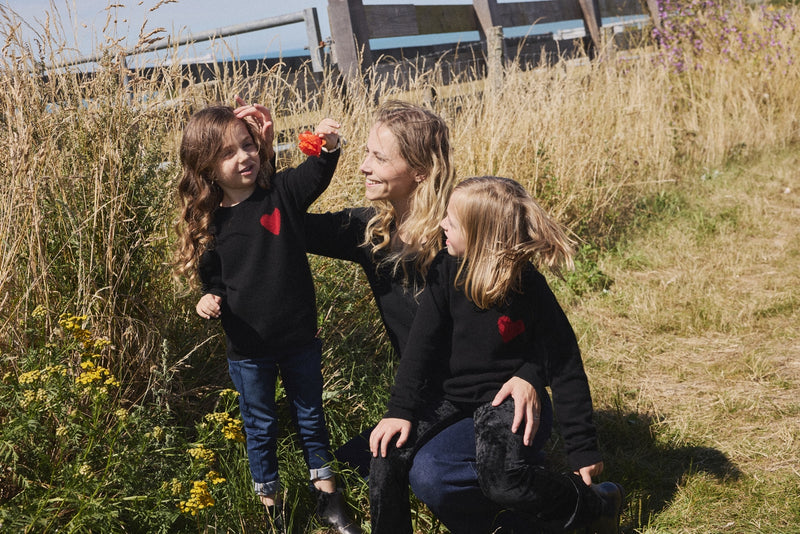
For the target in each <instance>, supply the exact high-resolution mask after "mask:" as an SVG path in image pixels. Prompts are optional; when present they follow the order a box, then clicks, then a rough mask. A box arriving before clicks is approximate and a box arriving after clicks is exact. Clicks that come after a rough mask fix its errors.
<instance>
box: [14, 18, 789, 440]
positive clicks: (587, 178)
mask: <svg viewBox="0 0 800 534" xmlns="http://www.w3.org/2000/svg"><path fill="white" fill-rule="evenodd" d="M736 5H738V4H736ZM740 9H741V10H740V11H737V13H739V15H738V18H737V19H736V20H737V24H738V25H739V27H740V29H741V31H742V32H743V34H744V35H747V36H751V37H753V36H762V37H763V36H765V35H768V36H771V38H772V39H773V43H778V44H779V45H780V46H777V45H774V44H772V45H771V44H770V42H769V40H767V41H764V42H762V41H759V40H758V39H756V37H753V39H752V41H751V42H748V43H746V44H747V46H746V47H744V48H741V49H737V50H735V51H736V52H737V53H736V54H733V53H726V52H724V51H723V49H722V48H717V49H716V50H713V49H712V45H711V43H712V41H713V40H714V39H713V38H714V37H715V33H714V28H713V27H712V26H711V23H712V22H714V21H713V20H710V19H709V26H708V28H710V29H709V30H708V32H707V33H706V34H702V33H698V35H699V36H700V37H701V38H702V39H705V41H704V42H706V43H707V48H706V49H705V50H703V51H697V50H695V49H694V48H693V45H688V47H684V48H683V49H681V50H682V51H681V52H680V53H681V54H682V55H681V56H680V57H681V58H683V60H684V67H683V68H681V69H677V68H676V67H675V64H674V63H673V62H671V59H670V58H672V57H673V56H668V55H667V54H666V51H670V52H671V51H672V50H673V49H672V48H670V47H675V49H679V48H680V46H681V45H680V43H677V44H676V43H667V42H665V41H662V43H661V45H660V46H659V45H658V44H657V43H656V42H654V41H653V40H651V39H644V40H643V41H642V42H641V43H640V46H639V47H637V48H635V49H634V50H631V51H628V52H625V53H622V52H617V53H616V54H612V53H610V51H607V53H605V54H602V55H601V58H602V59H601V60H594V61H589V60H588V59H586V58H579V59H577V60H576V59H567V58H562V59H559V60H557V61H556V62H555V64H554V65H538V66H530V65H521V64H520V62H519V61H510V62H509V63H508V64H507V66H506V68H505V71H504V74H503V81H502V84H501V85H499V86H494V85H485V83H484V81H483V80H482V78H481V77H480V76H478V73H477V72H474V73H471V74H470V73H467V74H463V73H462V74H454V73H452V72H450V71H449V70H448V66H447V65H446V64H444V63H433V64H431V65H427V64H425V63H424V62H423V63H420V64H418V65H417V68H416V69H412V74H411V76H410V78H409V79H407V80H406V85H405V86H403V87H397V86H394V85H392V84H390V83H389V82H388V81H387V78H382V77H381V76H379V75H377V74H375V73H374V72H372V73H368V74H367V75H366V76H365V81H364V83H363V84H356V85H351V86H347V87H344V86H342V85H340V83H339V81H338V79H337V77H336V76H334V75H333V73H330V72H329V73H326V75H325V76H324V77H322V78H316V79H315V78H314V77H313V76H310V75H308V76H301V77H298V78H296V79H295V78H293V76H294V75H293V73H290V72H288V71H287V70H286V69H284V68H282V67H280V66H278V67H275V68H273V69H272V70H271V71H269V72H265V73H260V74H255V75H246V74H245V72H244V70H243V69H242V68H238V67H237V66H232V67H231V66H227V67H224V68H222V67H220V68H218V72H217V79H216V80H214V81H213V82H198V81H196V80H193V79H191V78H190V76H188V75H187V74H186V72H185V71H184V70H183V69H181V68H180V62H181V60H182V59H183V57H182V55H181V54H182V52H181V51H179V50H174V51H172V52H170V53H168V54H166V55H165V56H164V58H163V62H162V63H161V64H160V65H159V66H157V67H156V68H154V69H153V70H152V72H149V73H144V72H138V73H137V72H125V71H123V70H122V69H121V68H120V65H119V63H118V61H117V60H116V58H117V57H118V53H119V51H120V49H119V46H120V45H118V44H114V43H116V42H117V41H116V40H115V39H110V40H109V42H110V43H112V44H109V45H107V46H106V48H104V49H103V50H101V52H103V53H104V57H105V59H104V60H103V61H102V62H101V64H100V65H99V67H98V68H97V69H96V70H95V72H94V75H93V76H84V75H79V74H78V73H76V69H73V68H59V69H49V68H46V67H45V65H52V64H60V63H62V62H64V61H65V60H69V59H70V58H71V57H72V56H71V53H70V52H68V51H69V46H68V45H67V42H66V40H65V38H64V37H63V36H64V35H65V33H66V32H64V31H63V28H62V26H61V22H60V20H61V19H60V18H59V14H58V13H57V12H53V13H51V17H49V18H48V19H47V21H48V22H47V23H46V25H44V26H39V27H38V32H39V38H38V44H37V45H36V46H33V47H32V46H31V45H30V43H25V42H22V41H21V40H20V35H21V34H20V31H19V30H20V25H21V24H23V21H20V20H19V19H18V18H17V17H16V16H15V15H14V14H13V12H11V11H10V10H8V9H7V8H4V7H0V14H1V15H2V17H1V18H0V36H2V39H3V44H2V55H0V110H2V111H0V127H1V129H0V184H1V185H0V237H1V238H2V239H0V352H2V353H3V359H2V362H3V363H2V365H3V368H4V369H3V371H4V372H7V371H11V370H15V369H16V367H17V366H18V364H19V358H20V355H21V354H23V353H24V352H25V350H26V348H27V347H28V346H29V342H30V339H31V337H32V336H35V332H34V330H33V329H34V328H36V326H35V325H38V324H39V323H37V322H36V321H33V320H32V316H31V314H32V312H33V310H34V309H36V308H37V307H38V306H42V307H44V308H45V309H46V310H48V311H49V315H48V319H47V320H49V321H50V323H51V324H50V325H48V326H49V327H52V326H55V323H56V320H57V318H58V315H59V314H60V313H62V312H70V313H71V312H76V313H85V314H88V315H89V316H90V321H91V322H92V331H93V332H95V333H96V334H97V335H98V336H99V337H104V338H108V339H109V340H111V341H112V342H113V343H114V345H115V346H116V347H117V350H116V351H114V352H113V353H112V354H113V356H111V355H109V356H108V358H113V359H114V360H113V361H109V362H105V364H106V365H107V366H108V367H110V368H111V369H113V370H114V372H115V373H116V375H117V376H119V377H120V378H121V382H122V383H123V384H124V386H123V387H124V391H123V392H122V393H121V396H123V397H125V398H128V399H130V401H131V402H134V401H135V400H136V399H140V398H141V397H142V396H152V397H154V398H157V399H159V400H160V402H177V400H176V399H178V395H177V394H179V393H186V389H187V388H198V390H199V389H202V387H203V382H202V379H200V380H197V375H202V374H203V373H202V372H200V371H199V370H198V369H197V365H199V364H198V363H195V369H193V370H192V369H189V368H188V367H187V366H186V362H187V359H188V358H189V357H190V356H192V355H196V354H204V355H210V354H214V353H216V354H219V353H220V351H219V347H220V338H219V334H218V333H213V332H212V333H209V331H208V330H207V328H206V325H203V324H201V323H200V322H199V321H197V320H196V318H195V316H194V312H193V305H194V302H195V299H196V295H193V294H191V293H190V292H187V288H186V287H185V285H184V282H183V281H176V280H174V279H173V278H172V275H171V270H170V265H169V262H170V258H171V249H172V242H173V240H174V236H173V233H172V223H173V220H174V216H175V203H174V197H173V195H174V185H175V180H176V177H177V175H178V172H179V169H178V166H177V155H176V152H177V145H178V142H179V139H180V135H181V130H182V127H183V125H184V123H185V121H186V119H187V117H188V115H189V114H191V113H192V112H193V111H195V110H197V109H199V108H201V107H203V106H205V105H207V104H209V103H212V102H218V101H221V102H226V103H229V104H233V102H234V95H237V94H240V95H242V96H244V97H245V98H246V99H248V100H251V101H258V102H261V103H263V104H265V105H267V106H269V107H271V108H272V109H273V112H274V116H275V119H276V127H277V128H278V130H279V137H278V141H279V142H290V143H292V142H294V139H295V134H296V132H297V131H298V130H301V129H304V128H307V127H311V126H313V125H314V124H316V123H318V122H319V120H320V119H321V118H323V117H326V116H330V117H334V118H336V119H338V120H340V121H341V123H342V125H343V128H342V132H343V135H344V136H345V137H346V138H347V140H348V143H347V146H346V148H345V151H344V154H343V156H342V159H341V160H340V163H339V169H338V170H337V173H336V176H335V177H334V181H333V184H332V185H331V187H330V188H329V190H328V191H326V193H325V194H324V195H323V196H322V197H321V198H320V200H319V201H318V203H317V205H316V206H314V208H313V209H314V210H327V209H338V208H342V207H346V206H353V205H361V204H363V203H364V200H363V191H362V185H363V184H362V179H361V178H360V173H359V172H358V166H359V164H360V161H361V159H362V151H361V147H362V146H363V143H364V141H365V139H366V137H367V132H368V130H369V127H370V125H371V119H370V115H371V111H372V109H374V106H375V105H376V103H377V102H379V101H380V100H382V99H386V98H404V99H410V100H414V101H417V102H420V103H422V102H428V103H429V105H431V106H432V107H433V108H434V110H435V111H437V112H438V113H440V114H441V115H443V116H444V117H445V118H446V120H447V122H448V123H449V124H450V126H451V132H452V138H453V141H454V143H453V144H454V149H455V159H456V165H457V169H458V173H459V175H460V176H461V177H466V176H470V175H484V174H495V175H502V176H509V177H513V178H515V179H517V180H519V181H520V182H522V183H523V184H525V185H526V186H527V187H528V188H529V189H530V190H531V191H532V192H533V193H534V194H535V196H536V197H537V198H538V199H540V200H541V202H542V203H543V204H544V205H545V206H547V207H548V208H549V209H550V210H551V211H552V212H553V213H554V214H555V215H556V217H558V218H559V219H560V220H562V221H564V222H565V223H567V224H568V225H569V226H570V228H571V229H572V230H573V231H574V232H576V234H577V235H578V236H579V237H580V238H581V239H582V240H584V241H585V242H586V243H587V244H588V248H589V249H592V248H595V249H596V248H602V247H604V246H606V245H608V244H609V243H612V242H613V240H614V239H615V238H616V236H617V235H618V234H619V232H621V231H623V230H624V228H625V226H626V224H628V223H629V222H630V221H631V220H632V218H633V216H634V215H635V214H636V212H637V210H639V208H640V207H641V206H643V200H644V199H645V198H648V197H649V196H651V195H653V194H656V193H658V192H659V191H660V190H661V189H662V188H663V187H664V185H665V184H667V183H675V182H680V181H681V180H683V179H685V178H686V177H688V176H693V175H696V174H697V173H698V171H700V172H702V170H703V169H712V168H715V167H717V166H719V165H720V164H722V163H723V162H725V161H729V160H730V159H731V158H745V157H748V156H750V155H755V154H758V153H760V152H762V151H764V150H767V149H774V148H775V147H787V146H792V145H796V143H797V142H798V141H799V140H800V123H798V117H800V93H798V91H797V87H799V86H800V66H798V65H797V63H796V62H794V61H792V56H791V53H789V52H788V51H791V50H797V49H800V37H798V34H797V32H796V30H795V27H796V25H797V24H798V22H799V21H800V14H798V12H797V10H796V9H791V10H785V11H780V12H771V11H768V10H764V9H762V8H761V7H758V6H757V7H741V8H740ZM774 13H780V14H781V16H785V17H786V19H785V20H786V21H788V23H787V24H785V25H783V26H779V27H773V26H771V25H770V21H771V19H770V17H771V16H772V14H774ZM687 24H690V22H687ZM107 30H108V31H112V29H107ZM149 37H150V36H147V35H143V36H142V40H141V42H140V45H144V44H145V43H146V41H147V39H148V38H149ZM220 46H224V45H220ZM720 46H721V45H720ZM759 46H761V48H759ZM731 50H734V49H733V48H731ZM687 64H688V65H689V67H690V68H686V65H687ZM126 77H129V79H130V83H128V84H124V83H123V81H124V80H125V78H126ZM450 78H456V81H457V83H454V84H451V85H448V86H445V84H444V80H445V79H450ZM301 80H302V81H301ZM431 87H434V88H435V89H436V93H437V95H438V98H436V99H433V100H431V99H430V98H429V97H430V91H429V89H430V88H431ZM312 89H313V90H312ZM300 157H301V156H300V155H299V153H298V152H297V151H287V152H285V153H282V155H281V160H280V164H281V165H294V164H296V163H298V162H299V158H300ZM314 267H315V269H316V275H317V278H318V282H319V284H320V287H319V294H320V317H321V319H322V324H323V328H325V329H326V330H327V333H328V334H330V336H329V340H333V346H332V348H331V349H330V351H331V352H332V353H333V354H334V356H335V359H333V360H331V361H332V362H333V363H330V364H328V368H327V369H326V376H328V377H331V378H329V382H328V384H327V385H328V386H329V387H330V389H335V390H337V391H348V390H349V389H350V390H353V391H362V390H370V391H374V390H376V387H375V386H376V384H362V385H360V386H358V387H355V386H354V383H355V382H357V381H358V380H360V379H363V376H362V377H359V376H358V375H357V374H356V373H351V374H350V375H348V374H347V373H346V372H344V371H342V369H343V367H342V366H341V365H340V364H341V362H342V361H346V363H347V365H349V366H350V368H355V367H357V366H358V365H360V364H363V361H364V360H363V359H360V358H361V356H363V351H367V352H369V351H373V352H374V351H377V350H380V349H381V348H385V340H383V343H384V344H383V345H381V342H382V338H381V337H380V331H381V328H380V323H379V320H378V318H377V316H376V314H375V313H374V310H373V309H372V308H371V302H370V298H369V294H368V292H367V291H366V290H365V289H364V287H363V284H360V283H359V279H358V273H357V269H351V268H349V267H343V266H341V265H339V264H337V263H335V262H326V261H315V264H314ZM365 317H367V319H365ZM365 323H366V324H365ZM366 335H368V336H369V337H370V339H371V342H370V344H368V345H367V347H366V348H363V347H361V346H360V345H363V343H361V341H362V340H363V339H362V338H363V337H364V336H366ZM337 343H342V344H344V343H347V345H346V347H345V346H343V345H342V346H338V345H337ZM350 352H352V354H350ZM348 358H350V359H351V360H352V361H350V360H348ZM345 367H346V366H345ZM218 371H219V369H217V370H216V371H215V372H218ZM376 374H377V375H379V374H380V371H379V370H378V371H376ZM190 375H191V376H193V377H194V378H192V380H194V382H192V380H189V379H188V377H189V376H190ZM204 378H205V379H206V380H208V379H209V377H208V376H205V377H204ZM190 382H191V383H190ZM377 386H383V384H378V385H377ZM378 389H379V388H378ZM193 391H194V390H193ZM373 396H374V395H373ZM348 398H349V399H350V400H349V401H348V402H347V403H342V406H341V409H342V410H345V409H346V410H349V411H348V412H347V417H345V416H341V417H340V415H341V414H337V413H335V410H334V414H333V420H334V422H337V421H343V420H344V419H347V418H350V416H351V413H350V411H352V410H356V412H358V410H363V411H366V412H369V413H376V414H377V413H380V409H381V407H380V406H379V401H380V399H378V398H373V397H369V399H368V400H367V401H364V399H361V398H358V399H357V398H350V397H348ZM345 404H347V406H345ZM337 409H338V408H337ZM363 411H362V412H359V413H353V415H352V419H354V420H358V419H360V416H361V415H363V413H364V412H363ZM341 424H342V425H344V426H345V427H346V425H347V424H350V425H353V424H354V423H353V422H352V421H350V422H349V423H347V422H342V423H341ZM351 431H352V428H351V427H346V428H343V429H342V433H344V434H346V433H348V432H351Z"/></svg>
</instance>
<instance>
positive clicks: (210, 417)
mask: <svg viewBox="0 0 800 534" xmlns="http://www.w3.org/2000/svg"><path fill="white" fill-rule="evenodd" d="M206 421H211V422H212V423H216V424H218V425H219V426H221V427H222V435H223V436H225V439H229V440H231V441H236V442H239V443H243V442H244V432H243V430H242V427H243V425H242V421H241V419H234V418H233V417H231V415H230V414H229V413H227V412H213V413H209V414H206Z"/></svg>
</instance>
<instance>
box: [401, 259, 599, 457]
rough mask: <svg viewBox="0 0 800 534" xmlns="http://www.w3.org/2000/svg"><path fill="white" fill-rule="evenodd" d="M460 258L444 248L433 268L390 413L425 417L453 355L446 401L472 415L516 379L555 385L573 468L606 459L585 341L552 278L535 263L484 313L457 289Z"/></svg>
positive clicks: (538, 387)
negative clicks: (435, 383) (582, 346)
mask: <svg viewBox="0 0 800 534" xmlns="http://www.w3.org/2000/svg"><path fill="white" fill-rule="evenodd" d="M459 262H460V260H459V259H458V258H455V257H453V256H450V255H449V254H447V251H446V250H444V251H442V252H440V253H439V255H438V256H437V257H436V260H435V261H434V263H433V264H432V265H431V269H430V271H429V273H428V278H427V281H426V285H425V290H424V291H423V293H422V295H421V296H420V304H419V309H418V310H417V313H416V317H415V319H414V322H413V325H412V327H411V331H410V333H409V339H408V343H407V345H406V347H405V351H404V352H403V357H402V358H401V360H400V365H399V368H398V371H397V375H396V377H395V383H394V386H393V387H392V391H391V397H390V401H389V404H388V408H387V417H397V418H402V419H406V420H411V421H413V420H414V419H415V417H417V416H419V414H420V412H421V410H422V409H423V408H424V407H425V404H426V403H427V402H430V400H429V398H428V397H427V396H426V395H425V394H424V393H425V392H426V391H428V390H429V389H430V387H431V385H432V384H431V381H432V380H435V374H436V373H438V372H439V371H438V370H436V369H437V367H438V366H440V365H441V364H442V362H441V359H442V358H443V357H445V358H446V369H445V372H446V374H447V378H446V379H445V380H444V383H443V385H442V392H443V395H444V398H445V399H447V400H449V401H451V402H452V403H454V404H455V405H456V406H458V407H461V408H462V409H464V410H465V411H468V412H471V411H474V409H475V408H477V407H478V406H480V405H481V404H485V403H488V402H491V401H492V400H493V399H494V396H495V395H496V394H497V392H498V391H499V390H500V388H501V387H502V385H503V384H504V383H505V382H507V381H508V380H509V379H511V377H513V376H518V377H520V378H523V379H525V380H526V381H528V382H529V383H531V384H532V385H533V386H534V387H535V388H536V391H537V394H538V395H540V396H542V395H546V394H547V392H546V390H545V386H549V387H550V389H551V391H552V393H553V406H554V410H555V414H556V417H557V419H558V422H559V427H560V430H561V436H562V437H563V438H564V442H565V448H566V451H567V456H568V461H569V463H570V465H571V466H572V467H573V468H574V469H578V468H580V467H583V466H587V465H592V464H594V463H596V462H599V461H600V459H601V457H600V454H599V452H598V448H597V437H596V430H595V426H594V424H593V422H592V400H591V395H590V391H589V385H588V381H587V378H586V374H585V372H584V368H583V362H582V360H581V355H580V350H579V348H578V343H577V339H576V338H575V333H574V331H573V330H572V326H571V325H570V323H569V320H568V319H567V317H566V315H565V314H564V311H563V310H562V309H561V306H560V305H559V304H558V301H557V300H556V298H555V295H553V293H552V291H551V290H550V288H549V286H548V285H547V281H546V280H545V278H544V276H543V275H542V274H541V273H540V272H538V271H537V270H536V269H535V268H534V266H533V265H529V266H528V267H527V268H526V269H525V271H524V272H523V280H522V290H521V291H520V292H515V293H512V295H510V296H509V298H507V299H506V302H505V303H504V304H503V305H500V306H495V307H492V308H489V309H486V310H482V309H480V308H478V307H477V306H476V305H475V304H474V303H472V302H471V301H470V300H469V298H468V297H467V295H466V294H465V293H464V291H463V290H462V289H460V288H456V287H455V282H456V273H457V271H458V267H459ZM443 355H449V357H448V356H443ZM432 370H433V371H432ZM432 376H433V377H434V378H431V377H432Z"/></svg>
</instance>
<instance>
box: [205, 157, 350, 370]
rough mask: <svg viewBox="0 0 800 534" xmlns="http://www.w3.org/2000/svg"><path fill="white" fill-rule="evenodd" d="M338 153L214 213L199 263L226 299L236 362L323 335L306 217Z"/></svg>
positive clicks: (211, 287) (208, 289)
mask: <svg viewBox="0 0 800 534" xmlns="http://www.w3.org/2000/svg"><path fill="white" fill-rule="evenodd" d="M338 160H339V151H338V150H337V151H334V152H324V151H323V152H322V154H321V155H320V156H319V157H314V156H312V157H309V158H308V159H307V160H306V161H305V162H303V163H302V164H300V165H299V166H298V167H296V168H292V169H287V170H283V171H281V172H278V173H276V174H275V175H273V176H272V178H271V180H270V186H269V188H268V189H262V188H260V187H259V188H256V190H255V191H254V192H253V194H252V195H251V196H250V197H249V198H247V199H246V200H244V201H243V202H240V203H239V204H236V205H235V206H232V207H219V208H217V209H216V210H215V212H214V221H213V225H212V228H211V231H212V234H213V236H214V242H213V245H212V247H211V248H210V249H209V250H207V251H206V252H205V253H204V254H203V256H202V257H201V260H200V267H199V273H200V279H201V282H202V291H203V294H205V293H211V294H214V295H218V296H220V297H222V313H221V316H220V319H221V322H222V327H223V329H224V331H225V335H226V340H227V356H228V358H230V359H232V360H243V359H251V358H259V357H264V356H268V355H281V354H284V353H286V352H287V351H292V350H299V349H302V348H303V347H305V346H308V345H309V344H310V343H311V342H313V340H314V338H315V337H316V334H317V311H316V301H315V292H314V281H313V278H312V276H311V270H310V268H309V265H308V259H307V257H306V234H305V230H304V215H305V212H306V210H307V209H308V207H309V206H310V205H311V204H312V203H313V202H314V200H316V199H317V197H319V195H321V194H322V192H323V191H324V190H325V188H326V187H327V186H328V184H330V181H331V178H332V176H333V173H334V171H335V170H336V165H337V163H338Z"/></svg>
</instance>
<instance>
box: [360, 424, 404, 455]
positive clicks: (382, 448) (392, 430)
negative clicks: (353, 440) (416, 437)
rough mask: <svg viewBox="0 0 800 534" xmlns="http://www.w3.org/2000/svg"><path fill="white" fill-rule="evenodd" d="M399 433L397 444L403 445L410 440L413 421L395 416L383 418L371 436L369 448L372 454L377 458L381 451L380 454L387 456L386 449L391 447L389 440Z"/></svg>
mask: <svg viewBox="0 0 800 534" xmlns="http://www.w3.org/2000/svg"><path fill="white" fill-rule="evenodd" d="M397 433H399V434H400V437H399V438H397V446H398V447H401V446H403V445H404V444H405V442H406V441H407V440H408V435H409V434H410V433H411V421H407V420H405V419H397V418H394V417H384V418H383V419H381V420H380V422H379V423H378V426H376V427H375V429H374V430H373V431H372V434H370V436H369V450H370V451H372V456H374V457H376V458H377V457H378V453H379V452H380V455H381V456H382V457H383V458H386V449H387V448H388V447H389V442H390V441H391V440H392V438H393V437H394V436H395V434H397Z"/></svg>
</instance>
